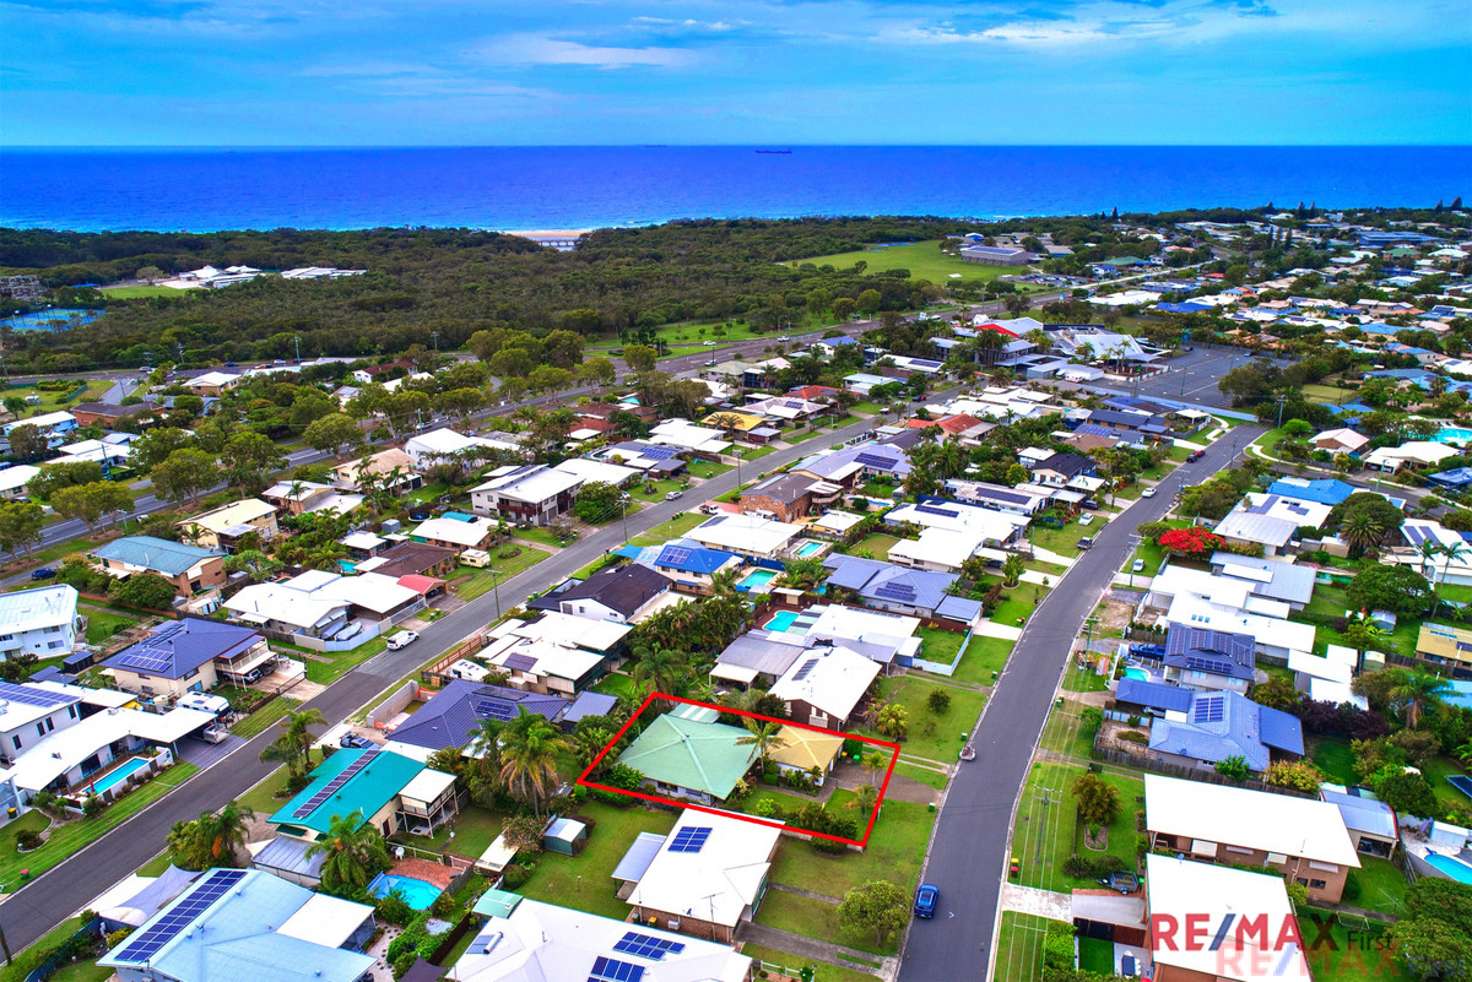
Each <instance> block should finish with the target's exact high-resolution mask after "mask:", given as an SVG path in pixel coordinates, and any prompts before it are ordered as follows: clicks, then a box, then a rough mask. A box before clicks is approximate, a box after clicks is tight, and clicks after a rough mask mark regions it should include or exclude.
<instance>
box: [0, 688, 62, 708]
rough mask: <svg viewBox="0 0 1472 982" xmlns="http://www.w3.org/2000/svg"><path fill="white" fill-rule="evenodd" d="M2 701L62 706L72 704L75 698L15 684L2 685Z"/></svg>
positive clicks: (0, 696) (0, 690) (0, 693)
mask: <svg viewBox="0 0 1472 982" xmlns="http://www.w3.org/2000/svg"><path fill="white" fill-rule="evenodd" d="M0 699H5V700H6V701H7V702H15V703H20V704H21V705H24V706H60V705H62V704H63V703H68V702H71V701H72V699H73V697H72V696H68V695H63V694H61V693H60V692H47V691H45V690H44V689H27V688H26V687H25V686H23V685H16V684H15V683H13V682H3V683H0Z"/></svg>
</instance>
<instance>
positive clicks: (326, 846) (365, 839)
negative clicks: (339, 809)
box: [307, 812, 389, 896]
mask: <svg viewBox="0 0 1472 982" xmlns="http://www.w3.org/2000/svg"><path fill="white" fill-rule="evenodd" d="M307 855H308V856H309V857H311V856H324V857H326V858H325V859H323V861H322V886H323V888H324V889H325V890H326V891H327V892H328V893H335V894H337V895H339V896H345V895H351V894H355V893H358V892H359V891H361V890H362V889H364V888H365V887H367V886H368V881H370V880H372V879H373V877H374V876H375V875H377V874H378V873H381V872H382V871H383V870H386V869H388V866H389V855H388V845H387V844H386V843H385V842H384V841H383V836H382V835H380V834H379V832H378V829H376V828H374V827H373V826H372V825H370V824H368V823H367V822H365V821H363V816H362V813H360V812H354V813H353V814H351V815H333V816H332V822H331V824H329V825H328V827H327V832H326V834H325V835H323V836H322V837H321V838H320V839H318V840H316V841H315V842H313V843H312V844H311V845H310V846H308V847H307Z"/></svg>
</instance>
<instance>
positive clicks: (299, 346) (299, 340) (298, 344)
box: [292, 334, 302, 361]
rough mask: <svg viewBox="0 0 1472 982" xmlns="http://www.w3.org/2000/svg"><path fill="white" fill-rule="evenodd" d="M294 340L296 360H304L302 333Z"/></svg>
mask: <svg viewBox="0 0 1472 982" xmlns="http://www.w3.org/2000/svg"><path fill="white" fill-rule="evenodd" d="M292 340H293V341H295V342H296V360H297V361H301V360H302V336H301V335H300V334H298V335H297V336H296V337H294V338H292Z"/></svg>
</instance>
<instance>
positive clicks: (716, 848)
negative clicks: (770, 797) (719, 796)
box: [614, 809, 782, 944]
mask: <svg viewBox="0 0 1472 982" xmlns="http://www.w3.org/2000/svg"><path fill="white" fill-rule="evenodd" d="M781 838H782V832H781V830H780V829H776V828H772V827H770V826H767V825H758V824H756V823H755V822H749V821H745V820H743V819H741V818H735V817H726V816H724V815H712V814H710V813H709V812H697V811H692V810H689V809H686V810H685V811H682V812H681V813H680V817H679V818H678V819H677V820H676V821H675V826H674V828H672V829H671V830H670V832H669V834H668V835H667V836H665V838H664V841H663V842H662V843H660V847H659V849H658V850H657V851H656V852H654V853H653V855H650V856H648V858H647V862H646V861H645V852H644V849H643V847H642V846H641V844H640V843H638V842H637V841H636V843H635V845H634V847H633V848H632V849H631V850H630V851H629V853H626V854H625V856H624V861H621V862H620V863H619V866H618V868H617V869H615V871H614V879H615V880H616V881H620V880H621V881H622V882H623V883H625V884H629V883H632V887H631V888H627V887H626V889H628V893H627V896H626V897H625V899H626V900H627V901H628V903H629V906H630V907H632V908H633V910H632V914H633V921H634V923H637V924H641V925H651V926H654V927H662V928H667V929H669V930H671V931H679V932H681V933H682V934H690V935H694V936H695V937H697V938H707V939H709V940H711V941H718V942H722V943H724V944H732V943H734V942H735V941H736V932H737V931H738V929H739V928H740V927H741V925H743V924H747V923H750V922H751V920H752V919H753V918H754V917H755V916H756V912H757V908H758V907H760V906H761V902H762V897H763V896H765V895H766V892H767V877H768V875H769V874H770V872H771V868H772V861H773V859H774V858H775V857H776V854H777V843H778V842H779V841H780V840H781ZM641 866H642V867H643V868H642V869H640V868H639V867H641ZM619 893H620V895H623V894H624V889H620V890H619Z"/></svg>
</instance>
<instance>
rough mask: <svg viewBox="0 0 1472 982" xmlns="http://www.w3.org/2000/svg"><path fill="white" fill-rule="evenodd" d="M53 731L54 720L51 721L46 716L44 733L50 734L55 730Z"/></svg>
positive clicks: (54, 726) (54, 727)
mask: <svg viewBox="0 0 1472 982" xmlns="http://www.w3.org/2000/svg"><path fill="white" fill-rule="evenodd" d="M55 729H56V720H54V719H52V718H51V717H50V716H47V717H46V732H47V733H50V732H51V731H52V730H55Z"/></svg>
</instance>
